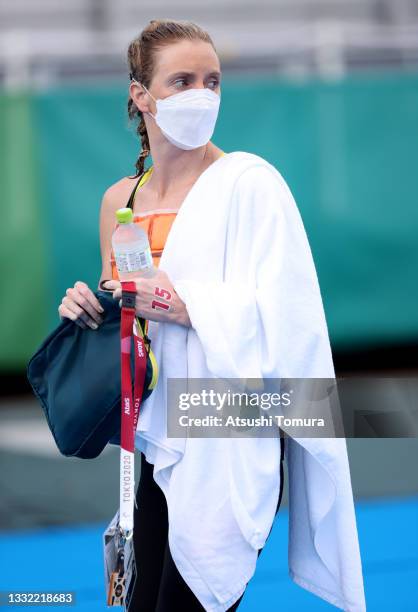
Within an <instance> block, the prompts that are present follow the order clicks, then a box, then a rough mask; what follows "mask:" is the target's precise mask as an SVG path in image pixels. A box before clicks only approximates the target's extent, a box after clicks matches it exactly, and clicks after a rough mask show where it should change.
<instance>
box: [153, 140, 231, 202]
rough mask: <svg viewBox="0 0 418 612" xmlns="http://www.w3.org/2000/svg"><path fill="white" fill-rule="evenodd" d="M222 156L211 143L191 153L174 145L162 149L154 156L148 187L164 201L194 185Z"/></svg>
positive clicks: (217, 148) (156, 196)
mask: <svg viewBox="0 0 418 612" xmlns="http://www.w3.org/2000/svg"><path fill="white" fill-rule="evenodd" d="M174 149H177V150H174ZM221 155H222V150H221V149H219V147H216V146H215V145H214V144H212V143H211V142H208V144H207V145H205V146H204V147H199V148H198V149H193V150H191V151H184V150H182V149H178V148H175V147H173V146H172V145H170V147H169V148H168V147H167V148H166V149H165V150H164V148H161V147H160V148H159V149H158V152H157V153H156V154H155V155H152V161H153V169H152V173H151V176H150V178H149V179H148V181H147V187H148V189H149V190H150V191H152V192H153V193H154V195H155V198H156V200H163V199H164V198H165V197H166V195H167V193H168V192H169V191H170V192H172V191H181V190H182V189H187V188H188V187H189V186H191V185H193V183H194V182H195V181H196V180H197V179H198V177H199V176H200V175H201V173H202V172H204V170H206V168H208V166H210V165H211V164H212V163H213V162H214V161H216V159H218V157H220V156H221Z"/></svg>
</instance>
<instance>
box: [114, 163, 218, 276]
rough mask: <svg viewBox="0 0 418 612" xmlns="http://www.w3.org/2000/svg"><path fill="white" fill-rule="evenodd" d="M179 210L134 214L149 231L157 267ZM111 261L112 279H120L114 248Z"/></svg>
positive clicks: (145, 179)
mask: <svg viewBox="0 0 418 612" xmlns="http://www.w3.org/2000/svg"><path fill="white" fill-rule="evenodd" d="M222 155H225V153H224V152H222ZM153 168H154V166H151V167H150V168H148V170H147V171H146V172H145V173H144V175H143V177H142V178H141V180H140V181H139V183H138V185H137V187H136V189H135V193H134V197H135V195H136V191H137V189H138V188H139V187H141V186H142V185H143V184H144V183H146V182H147V180H148V179H149V177H150V176H151V174H152V170H153ZM132 208H133V204H132ZM177 212H178V209H173V208H159V209H156V210H154V211H151V212H148V213H146V212H145V213H141V214H139V215H134V218H133V222H134V223H139V225H141V227H142V228H143V229H144V230H145V231H146V232H147V233H148V240H149V244H150V247H151V254H152V259H153V262H154V266H155V267H156V268H158V265H159V263H160V259H161V255H162V252H163V249H164V245H165V241H166V240H167V236H168V233H169V231H170V229H171V225H172V223H173V221H174V219H175V217H176V215H177ZM116 225H117V224H115V227H116ZM110 263H111V266H112V279H113V280H119V275H118V269H117V267H116V261H115V255H114V253H113V249H111V253H110Z"/></svg>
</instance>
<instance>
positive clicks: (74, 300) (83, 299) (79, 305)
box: [63, 283, 103, 325]
mask: <svg viewBox="0 0 418 612" xmlns="http://www.w3.org/2000/svg"><path fill="white" fill-rule="evenodd" d="M76 284H77V283H76ZM88 290H89V291H91V290H90V289H88ZM65 298H67V299H66V302H64V300H63V303H65V305H66V306H67V308H70V310H72V311H73V312H76V313H79V316H81V315H82V314H83V312H84V313H86V316H87V319H86V317H84V316H83V317H82V318H83V320H84V321H86V322H88V320H90V319H93V321H95V322H96V323H97V325H100V323H102V321H103V317H102V316H101V315H100V314H99V313H98V312H97V310H96V308H95V306H93V304H92V302H91V301H90V299H89V297H88V293H87V291H86V290H85V289H84V288H81V289H76V288H75V286H74V288H73V287H70V288H69V289H67V295H66V296H65ZM65 298H64V299H65ZM99 306H100V303H99ZM100 308H101V306H100ZM89 315H90V316H89Z"/></svg>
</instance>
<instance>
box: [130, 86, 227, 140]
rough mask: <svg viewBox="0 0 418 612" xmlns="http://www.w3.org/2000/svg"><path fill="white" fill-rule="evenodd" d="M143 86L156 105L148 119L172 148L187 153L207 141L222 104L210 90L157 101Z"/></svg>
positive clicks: (178, 94)
mask: <svg viewBox="0 0 418 612" xmlns="http://www.w3.org/2000/svg"><path fill="white" fill-rule="evenodd" d="M133 80H134V81H135V83H138V81H136V80H135V79H133ZM138 85H139V83H138ZM142 87H144V89H145V90H146V92H147V93H149V95H150V96H151V98H152V99H153V100H154V101H155V103H156V106H157V113H156V114H155V115H153V114H152V113H150V115H151V117H153V118H154V119H155V122H156V124H157V125H158V126H159V127H160V129H161V131H162V133H163V134H164V136H165V137H166V138H167V140H169V141H170V142H171V143H172V144H173V145H175V146H176V147H179V148H180V149H185V150H190V149H196V148H197V147H201V146H203V145H205V144H206V143H207V142H208V141H209V140H210V138H211V136H212V134H213V132H214V129H215V124H216V119H217V117H218V111H219V104H220V101H221V98H220V96H219V95H218V94H217V93H215V92H214V91H212V90H211V89H186V90H185V91H181V92H179V93H176V94H173V95H172V96H168V97H167V98H162V99H160V98H159V99H158V100H156V99H155V98H154V97H153V95H152V94H151V93H150V92H149V91H148V89H147V88H146V87H145V85H142Z"/></svg>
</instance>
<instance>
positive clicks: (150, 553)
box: [129, 438, 284, 612]
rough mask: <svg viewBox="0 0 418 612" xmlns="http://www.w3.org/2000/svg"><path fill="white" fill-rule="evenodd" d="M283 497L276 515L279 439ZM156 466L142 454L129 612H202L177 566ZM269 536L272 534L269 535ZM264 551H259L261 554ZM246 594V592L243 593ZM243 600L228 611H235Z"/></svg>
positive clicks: (282, 444) (282, 456) (135, 519)
mask: <svg viewBox="0 0 418 612" xmlns="http://www.w3.org/2000/svg"><path fill="white" fill-rule="evenodd" d="M280 444H281V456H280V458H281V461H280V482H281V485H280V494H279V499H278V503H277V508H276V514H277V512H278V510H279V507H280V502H281V499H282V494H283V477H284V474H283V458H284V439H283V438H280ZM153 469H154V466H153V465H152V464H151V463H148V462H147V461H146V460H145V455H144V454H143V453H142V452H141V476H140V481H139V485H138V488H137V492H136V500H137V506H138V507H137V508H134V537H133V543H134V550H135V559H136V564H137V570H138V576H137V579H136V584H135V588H134V590H133V593H132V599H131V602H130V604H129V612H171V611H172V610H173V609H179V610H183V611H184V612H202V610H203V611H204V607H203V606H202V605H201V603H200V602H199V600H198V599H197V597H196V596H195V594H194V593H193V591H192V590H191V589H190V588H189V586H188V585H187V584H186V582H185V581H184V579H183V578H182V576H181V574H180V572H179V571H178V569H177V566H176V565H175V563H174V561H173V559H172V557H171V554H170V548H169V545H168V513H167V502H166V499H165V495H164V493H163V492H162V490H161V489H160V487H159V486H158V485H157V483H156V482H155V480H154V477H153ZM269 535H270V534H269ZM262 550H263V549H262V548H260V550H259V551H258V555H260V553H261V551H262ZM244 592H245V591H244ZM243 596H244V593H243V594H242V595H241V597H240V598H239V599H238V600H237V601H236V602H235V603H234V604H233V605H232V606H231V607H230V608H228V611H227V612H233V611H234V610H236V609H237V608H238V606H239V604H240V601H241V599H242V598H243Z"/></svg>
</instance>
